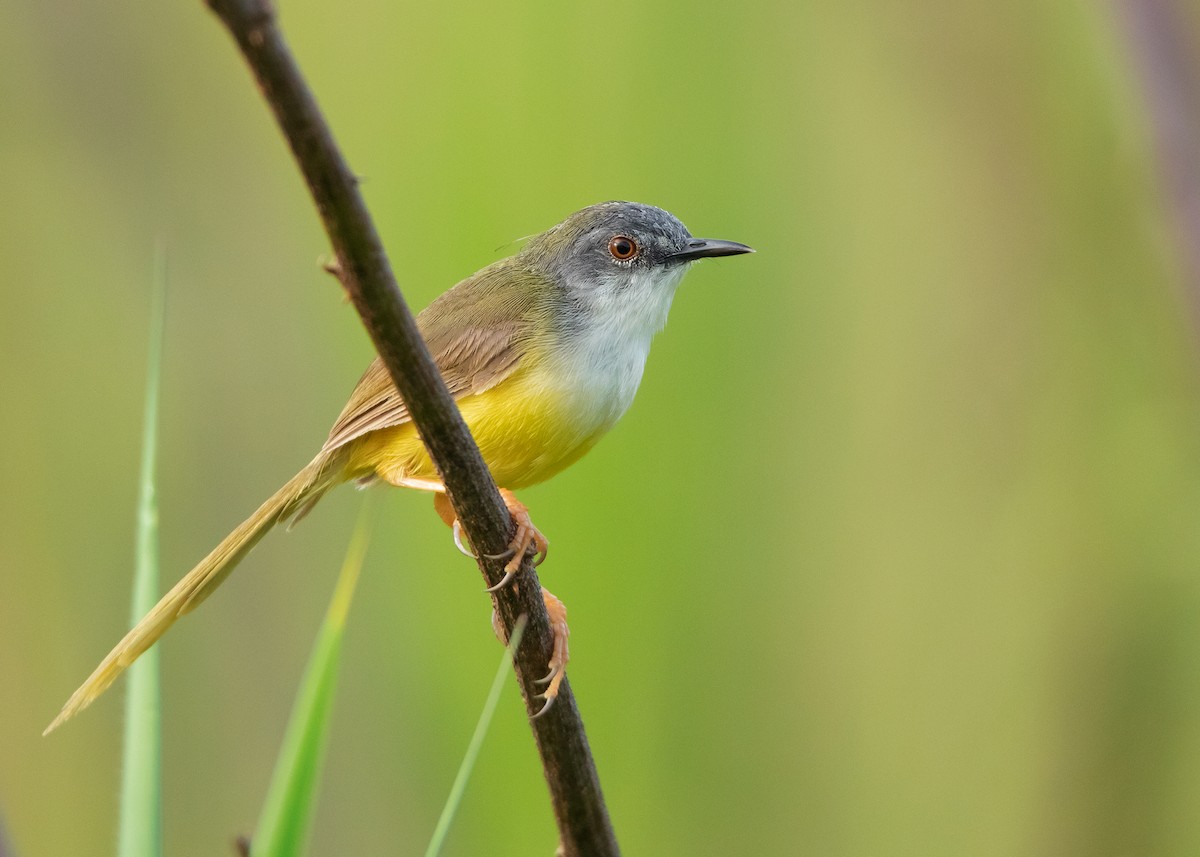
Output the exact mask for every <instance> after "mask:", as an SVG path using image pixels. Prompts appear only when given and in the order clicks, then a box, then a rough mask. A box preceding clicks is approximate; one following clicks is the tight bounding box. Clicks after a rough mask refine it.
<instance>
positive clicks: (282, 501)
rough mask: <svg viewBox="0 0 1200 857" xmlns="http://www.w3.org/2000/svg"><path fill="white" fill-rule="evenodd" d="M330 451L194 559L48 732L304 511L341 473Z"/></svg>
mask: <svg viewBox="0 0 1200 857" xmlns="http://www.w3.org/2000/svg"><path fill="white" fill-rule="evenodd" d="M338 458H339V456H337V454H336V451H334V452H331V453H322V454H321V455H318V456H317V457H316V458H315V459H313V461H312V462H311V463H310V464H309V465H308V466H307V467H305V468H304V469H303V470H301V471H300V472H299V473H297V474H296V475H295V476H293V477H292V478H291V479H290V480H288V482H287V484H286V485H284V486H283V487H282V488H280V489H279V490H278V491H276V492H275V493H274V494H273V495H272V496H271V499H270V500H268V501H267V502H265V503H263V504H262V505H261V506H260V507H259V508H258V511H257V512H255V513H254V514H253V515H251V516H250V517H249V518H247V519H246V520H245V521H243V522H242V523H241V524H240V525H239V526H238V527H237V529H235V530H234V531H233V532H232V533H230V534H229V535H227V536H226V537H225V538H224V539H223V540H222V541H221V543H220V544H219V545H217V546H216V548H214V549H213V551H212V553H210V554H209V555H208V556H206V557H205V558H204V559H202V560H200V562H199V564H197V566H196V567H195V568H193V569H192V570H191V571H189V572H188V573H187V574H186V575H185V576H184V578H183V579H182V580H180V581H179V582H178V583H176V584H175V586H174V587H172V589H171V591H170V592H168V593H167V594H166V595H164V596H163V597H162V599H161V600H160V601H159V602H158V603H157V604H156V605H154V607H153V608H152V609H151V610H150V612H149V613H147V614H146V615H145V616H144V617H143V618H142V620H141V621H140V622H138V623H137V625H136V626H134V628H133V630H132V631H130V632H129V633H128V634H126V635H125V638H124V639H123V640H121V642H119V643H117V645H116V647H115V648H114V649H113V650H112V651H111V652H109V653H108V657H106V658H105V659H104V660H103V661H101V662H100V666H98V667H96V669H95V671H94V672H93V673H92V674H91V675H90V676H88V679H87V681H85V682H84V683H83V684H82V685H80V687H79V689H78V690H77V691H75V692H74V693H73V694H71V698H70V699H68V700H67V704H66V705H64V706H63V709H62V711H61V712H59V715H58V717H55V718H54V722H53V723H51V724H50V725H49V726H47V727H46V731H45V732H43V733H42V734H43V735H49V734H50V733H51V732H53V731H54V730H55V729H57V728H58V727H59V726H60V725H62V723H64V722H65V721H67V720H69V719H70V718H71V717H74V716H75V715H76V714H78V713H79V712H80V711H82V710H83V709H85V708H87V707H88V706H89V705H91V704H92V702H93V701H94V700H95V699H96V697H98V696H99V695H100V694H102V693H104V691H105V690H106V689H107V688H108V686H109V685H110V684H112V683H113V681H114V680H115V679H116V678H117V676H119V675H120V674H121V673H122V672H124V671H125V668H126V667H128V666H129V665H130V664H132V663H133V662H134V661H135V660H137V659H138V657H139V656H140V655H141V654H142V652H144V651H146V649H148V648H150V647H151V646H152V645H154V643H155V642H156V641H157V640H158V638H159V637H161V636H162V635H163V634H165V633H166V632H167V629H168V628H170V627H171V625H173V624H174V623H175V620H176V619H178V618H179V617H180V616H182V615H184V614H185V613H190V612H191V611H192V610H194V609H195V608H196V607H197V606H198V605H199V604H200V602H201V601H203V600H204V599H205V598H207V597H208V596H210V595H212V593H213V591H214V590H215V589H216V588H217V587H218V586H220V585H221V583H223V582H224V580H225V578H226V577H228V576H229V573H230V572H231V571H233V569H234V567H235V566H236V565H237V564H238V563H239V562H241V561H242V559H243V557H245V556H246V554H248V553H249V552H250V549H251V548H253V547H254V546H255V545H256V544H258V541H259V539H261V538H262V537H263V536H265V535H266V534H267V532H268V531H270V529H271V528H272V527H274V526H275V525H276V524H278V523H280V522H282V521H285V520H287V519H288V518H290V517H292V516H300V515H303V514H304V513H306V512H307V511H308V510H309V509H310V508H311V507H312V505H313V504H314V503H316V502H317V500H319V499H321V497H322V495H324V493H325V492H326V491H328V490H329V489H330V488H332V487H333V486H334V485H336V484H337V483H338V482H341V481H342V479H343V478H344V477H343V475H342V473H341V470H342V468H341V467H340V466H339V465H340V463H341V462H340V461H338V460H337V459H338Z"/></svg>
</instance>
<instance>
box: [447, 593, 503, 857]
mask: <svg viewBox="0 0 1200 857" xmlns="http://www.w3.org/2000/svg"><path fill="white" fill-rule="evenodd" d="M525 620H526V617H525V616H521V617H520V618H519V619H517V624H516V625H514V626H513V632H512V636H511V637H510V638H509V641H508V646H506V647H505V649H504V655H503V656H502V657H501V658H500V668H499V669H498V670H496V677H495V678H494V679H492V689H491V690H490V691H488V696H487V701H485V702H484V703H483V711H481V712H480V713H479V722H478V723H476V724H475V734H474V735H472V736H471V743H469V744H468V745H467V752H466V755H464V756H463V760H462V764H461V765H459V766H458V774H457V775H456V776H455V777H454V785H452V786H450V794H449V795H448V796H447V798H446V805H445V806H444V807H442V814H441V816H440V817H439V818H438V822H437V826H436V827H434V829H433V838H432V839H430V840H429V847H428V848H426V849H425V857H437V854H438V852H440V851H441V850H442V846H443V845H444V844H445V843H446V835H447V834H448V833H449V832H450V824H451V822H453V821H454V815H455V813H457V812H458V807H459V804H461V803H462V798H463V794H464V793H465V792H466V790H467V780H469V779H470V778H471V771H472V770H474V768H475V761H476V760H477V759H478V758H479V749H480V748H481V747H482V746H483V739H484V737H485V736H486V735H487V731H488V728H489V727H490V726H491V725H492V716H493V715H494V714H495V713H496V705H497V704H498V703H499V702H500V692H501V691H502V690H504V685H505V684H506V682H507V680H508V673H509V671H510V670H511V669H512V658H513V652H515V651H516V650H517V646H519V645H521V635H522V634H524V633H525Z"/></svg>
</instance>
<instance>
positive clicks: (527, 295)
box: [322, 259, 539, 452]
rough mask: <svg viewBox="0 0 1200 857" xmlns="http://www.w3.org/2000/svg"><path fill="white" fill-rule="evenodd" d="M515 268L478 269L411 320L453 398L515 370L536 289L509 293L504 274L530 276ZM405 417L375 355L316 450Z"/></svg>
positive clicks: (505, 263) (504, 263)
mask: <svg viewBox="0 0 1200 857" xmlns="http://www.w3.org/2000/svg"><path fill="white" fill-rule="evenodd" d="M517 265H518V263H517V262H516V261H515V260H514V259H503V260H501V261H500V262H497V263H495V264H493V265H490V266H489V267H487V268H484V269H483V270H482V271H480V272H478V273H477V274H475V275H474V276H472V277H470V278H468V279H466V280H464V281H463V282H461V283H459V284H458V285H457V286H455V287H454V288H453V289H451V290H450V291H448V292H446V293H445V294H443V295H442V296H441V297H439V298H438V299H437V300H435V301H434V302H433V303H432V304H430V305H429V306H428V307H427V308H426V309H425V310H424V311H422V312H421V314H420V315H418V316H417V327H418V328H419V329H420V331H421V335H422V336H423V337H424V338H425V342H426V343H427V344H428V345H429V350H430V352H431V353H432V354H433V360H434V362H435V363H436V364H437V367H438V369H439V370H441V373H442V378H443V380H445V382H446V386H447V387H448V388H449V390H450V395H451V396H453V397H454V398H455V399H456V400H457V399H461V398H463V397H464V396H471V395H475V394H477V393H482V392H483V391H485V390H488V389H490V388H492V387H494V386H496V385H497V384H499V383H500V382H501V381H503V380H504V379H505V378H507V377H508V376H509V375H511V374H512V373H513V371H515V370H516V368H517V366H518V365H520V362H521V356H522V355H523V354H524V352H525V350H526V346H527V344H528V342H529V340H530V338H531V336H532V334H533V330H534V329H535V324H534V322H535V319H536V313H537V304H536V298H535V297H534V295H535V294H536V293H537V292H538V291H539V290H536V289H513V288H512V285H511V279H510V277H511V276H522V275H524V276H533V275H532V274H531V273H530V272H528V271H527V270H524V269H519V270H513V268H515V267H517ZM514 292H518V293H520V294H514ZM466 319H469V321H467V322H466V323H464V320H466ZM409 419H410V416H409V413H408V408H407V406H405V404H404V400H403V399H401V398H400V393H399V391H398V390H397V389H396V387H395V385H394V384H393V383H392V379H391V376H390V375H388V372H387V369H386V368H384V365H383V362H382V361H381V360H380V359H379V358H378V357H376V358H375V359H374V360H373V361H371V365H370V366H368V367H367V371H366V372H365V373H363V376H362V378H360V379H359V382H358V385H357V386H356V387H355V388H354V392H353V393H352V394H351V395H350V400H349V401H348V402H347V403H346V407H345V408H343V409H342V413H341V416H339V417H338V418H337V421H336V422H334V424H333V428H332V429H330V431H329V438H328V439H327V440H326V441H325V446H324V447H322V451H323V452H328V451H329V450H331V449H335V448H337V447H339V446H343V445H345V444H347V443H349V442H350V441H352V440H354V439H355V438H358V437H362V436H363V435H364V434H367V433H369V432H372V431H377V430H379V429H382V428H389V427H391V426H396V425H401V424H402V423H406V422H408V420H409Z"/></svg>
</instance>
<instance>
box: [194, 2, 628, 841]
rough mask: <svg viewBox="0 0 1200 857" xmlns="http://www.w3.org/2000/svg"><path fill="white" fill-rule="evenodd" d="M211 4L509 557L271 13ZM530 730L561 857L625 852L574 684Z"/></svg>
mask: <svg viewBox="0 0 1200 857" xmlns="http://www.w3.org/2000/svg"><path fill="white" fill-rule="evenodd" d="M206 2H207V3H208V5H209V7H210V8H211V9H212V10H213V11H214V12H215V13H216V14H217V16H218V17H219V18H220V19H221V21H222V22H223V23H224V24H225V26H226V27H227V28H228V29H229V32H230V34H231V35H232V36H233V38H234V40H235V41H236V42H237V44H238V47H239V48H240V49H241V51H242V54H243V55H244V56H245V59H246V62H247V63H248V64H249V66H250V69H251V71H252V72H253V73H254V77H255V79H256V80H257V82H258V85H259V88H260V89H261V90H262V93H263V96H264V97H265V98H266V100H267V102H268V103H269V104H270V106H271V109H272V111H273V112H274V113H275V118H276V120H277V121H278V122H279V125H280V127H281V129H282V130H283V134H284V137H286V139H287V141H288V145H289V146H291V149H292V154H293V155H294V156H295V158H296V161H297V163H298V164H299V166H300V171H301V172H302V173H303V174H304V178H305V181H306V182H307V183H308V187H309V190H310V191H311V193H312V196H313V200H314V201H315V203H316V205H317V210H318V212H319V213H320V216H321V220H322V222H323V224H324V226H325V231H326V232H327V233H328V235H329V240H330V242H331V243H332V245H333V250H334V253H335V254H336V259H337V270H338V276H339V279H341V281H342V284H343V285H344V286H345V289H346V291H347V293H348V294H349V295H350V299H351V300H352V301H353V303H354V306H355V308H356V309H357V310H358V313H359V315H361V316H362V320H363V324H364V325H365V326H366V328H367V332H368V333H369V334H370V336H371V340H372V341H373V342H374V344H375V348H376V350H378V352H379V355H380V357H381V358H382V359H383V362H384V365H385V366H387V369H388V372H389V373H390V374H391V377H392V380H393V381H394V382H395V384H396V387H397V389H399V391H400V394H401V396H403V397H404V403H405V405H406V406H407V407H408V410H409V413H411V414H412V418H413V422H414V423H415V424H416V427H417V430H418V431H419V432H420V433H421V438H422V439H423V440H424V442H425V446H426V447H427V448H428V450H429V453H430V455H431V456H432V458H433V461H434V463H435V464H436V465H437V467H438V470H439V471H440V472H441V474H442V478H443V480H444V482H445V485H446V487H447V489H448V490H449V493H450V497H451V500H452V502H453V504H454V510H455V512H456V513H457V515H458V519H459V521H460V522H461V523H462V526H463V529H464V530H465V531H466V533H467V536H468V538H469V539H470V541H471V544H472V545H474V546H476V548H477V553H479V554H480V556H481V557H482V556H483V555H484V554H501V553H503V551H504V550H505V548H506V547H507V545H508V541H509V538H510V536H511V535H512V529H513V525H512V521H511V519H510V517H509V514H508V510H507V508H506V507H505V506H504V502H503V501H502V500H501V499H500V494H499V492H498V491H497V490H496V485H495V483H494V482H493V481H492V478H491V475H490V474H489V473H488V471H487V468H486V467H485V466H484V463H483V459H482V457H480V454H479V449H478V447H476V445H475V442H474V440H472V438H471V435H470V433H469V432H468V431H467V427H466V424H465V423H464V422H463V420H462V417H461V415H460V414H459V412H458V408H457V407H456V406H455V404H454V401H453V399H452V398H451V397H450V394H449V392H448V391H447V390H446V386H445V384H444V383H443V382H442V378H441V375H440V374H439V373H438V370H437V367H436V366H435V364H434V362H433V360H432V359H431V358H430V356H429V352H428V350H427V349H426V347H425V343H424V342H423V341H422V340H421V337H420V335H419V334H418V332H417V328H416V324H415V322H414V320H413V317H412V314H411V313H410V312H409V310H408V307H407V306H406V305H405V303H404V300H403V299H402V298H401V296H400V290H399V288H398V287H397V285H396V280H395V277H394V276H393V274H392V271H391V267H390V265H389V264H388V260H387V255H386V254H385V252H384V249H383V244H382V243H381V242H380V240H379V236H378V234H377V233H376V231H375V227H374V224H373V223H372V221H371V218H370V216H369V215H368V213H367V209H366V205H365V204H364V202H363V199H362V196H361V195H360V194H359V192H358V185H357V181H356V179H355V176H354V174H353V173H352V172H351V171H350V169H349V167H348V166H347V164H346V162H345V159H344V158H343V157H342V155H341V153H340V151H339V150H338V148H337V145H336V143H335V142H334V139H333V134H332V133H331V131H330V130H329V127H328V125H327V124H326V122H325V119H324V117H323V116H322V114H321V112H320V110H319V108H318V107H317V103H316V100H315V99H314V97H313V95H312V93H311V92H310V90H309V89H308V86H307V84H306V83H305V82H304V79H303V78H302V76H301V74H300V70H299V68H298V67H297V66H296V63H295V61H294V60H293V58H292V55H291V52H290V51H289V50H288V47H287V45H286V44H285V42H284V40H283V37H282V35H281V33H280V31H279V28H278V26H277V25H276V22H275V15H274V10H273V9H272V8H271V6H270V4H269V3H268V2H266V0H206ZM502 566H503V561H498V560H487V559H481V560H480V562H479V568H480V571H481V572H482V574H483V577H484V580H486V581H487V585H488V586H492V585H494V584H496V583H498V582H499V581H500V580H501V578H502V577H503V571H502ZM518 581H519V586H513V587H508V588H507V589H504V590H503V591H501V592H499V593H497V595H496V599H495V600H496V605H497V609H498V612H499V615H500V618H501V620H502V621H503V623H504V627H505V629H506V630H507V631H508V632H511V631H512V628H513V626H514V624H515V622H516V620H517V617H518V616H520V615H521V614H522V613H526V614H528V616H529V626H528V628H527V630H526V632H525V636H524V638H523V640H522V644H521V647H520V650H519V651H518V652H517V657H516V659H515V661H514V664H515V667H516V673H517V679H518V682H519V684H520V686H521V693H522V695H523V696H524V698H525V706H526V710H527V711H528V712H529V713H530V714H532V713H534V712H536V711H537V710H538V709H539V708H540V703H539V701H538V700H537V699H536V696H537V694H538V693H539V692H540V688H539V686H538V685H536V684H535V683H534V681H535V680H536V679H538V678H541V677H542V675H543V674H544V673H545V672H546V665H547V663H549V660H550V653H551V644H552V641H553V635H552V632H551V630H550V624H549V621H548V619H547V616H546V610H545V606H544V605H543V603H542V598H541V585H540V584H539V583H538V579H537V575H536V573H535V572H534V570H533V567H532V566H531V565H530V563H529V561H528V560H526V561H525V563H524V565H523V566H522V568H521V572H520V575H519V577H518ZM531 725H532V728H533V734H534V738H535V740H536V742H537V746H538V751H539V753H540V754H541V757H542V766H543V769H544V771H545V774H546V781H547V784H548V785H549V787H550V799H551V803H552V805H553V808H554V814H555V817H556V818H557V820H558V827H559V835H560V837H561V842H562V847H563V851H564V853H565V854H567V855H588V857H590V855H615V854H618V853H619V849H618V848H617V842H616V837H615V836H614V834H613V830H612V825H611V823H610V822H609V819H608V811H607V809H606V808H605V806H604V798H603V795H602V794H601V792H600V780H599V778H598V777H597V775H596V767H595V763H594V762H593V760H592V755H591V751H590V750H589V748H588V742H587V735H586V734H585V732H584V729H583V721H582V720H581V719H580V716H579V710H578V708H577V707H576V705H575V699H574V696H573V695H572V693H571V689H570V685H569V683H568V682H566V681H564V682H563V684H562V687H561V689H560V691H559V696H558V699H557V700H556V701H555V703H554V705H553V706H552V707H551V709H550V710H549V711H548V712H547V713H546V714H545V716H543V717H539V718H538V719H536V720H532V721H531Z"/></svg>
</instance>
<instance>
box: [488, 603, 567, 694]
mask: <svg viewBox="0 0 1200 857" xmlns="http://www.w3.org/2000/svg"><path fill="white" fill-rule="evenodd" d="M542 601H543V602H544V603H545V605H546V613H547V614H548V615H549V616H550V630H552V631H553V632H554V647H553V649H552V650H551V652H550V663H549V672H548V673H546V675H545V676H544V677H543V678H539V679H538V680H536V681H535V682H534V684H544V685H546V689H545V690H544V691H542V693H541V694H540V698H541V699H544V700H546V702H545V704H544V705H543V706H542V707H541V710H540V711H538V713H537V714H535V715H533V716H534V717H535V718H536V717H541V716H542V715H543V714H545V713H546V712H547V711H549V710H550V706H551V705H553V704H554V700H555V699H556V698H558V688H559V685H561V684H562V680H563V679H564V678H565V677H566V675H567V661H569V660H570V659H571V656H570V652H569V651H568V649H567V637H569V636H570V634H571V629H570V628H568V627H567V605H565V604H563V603H562V601H560V600H559V599H558V597H557V596H555V595H554V593H552V592H551V591H550V590H549V589H547V588H546V587H544V586H543V587H542ZM492 630H493V631H495V632H496V639H498V640H499V641H500V642H501V643H503V642H504V641H505V634H504V626H503V625H501V624H500V616H499V614H498V613H496V611H495V609H493V610H492Z"/></svg>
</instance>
